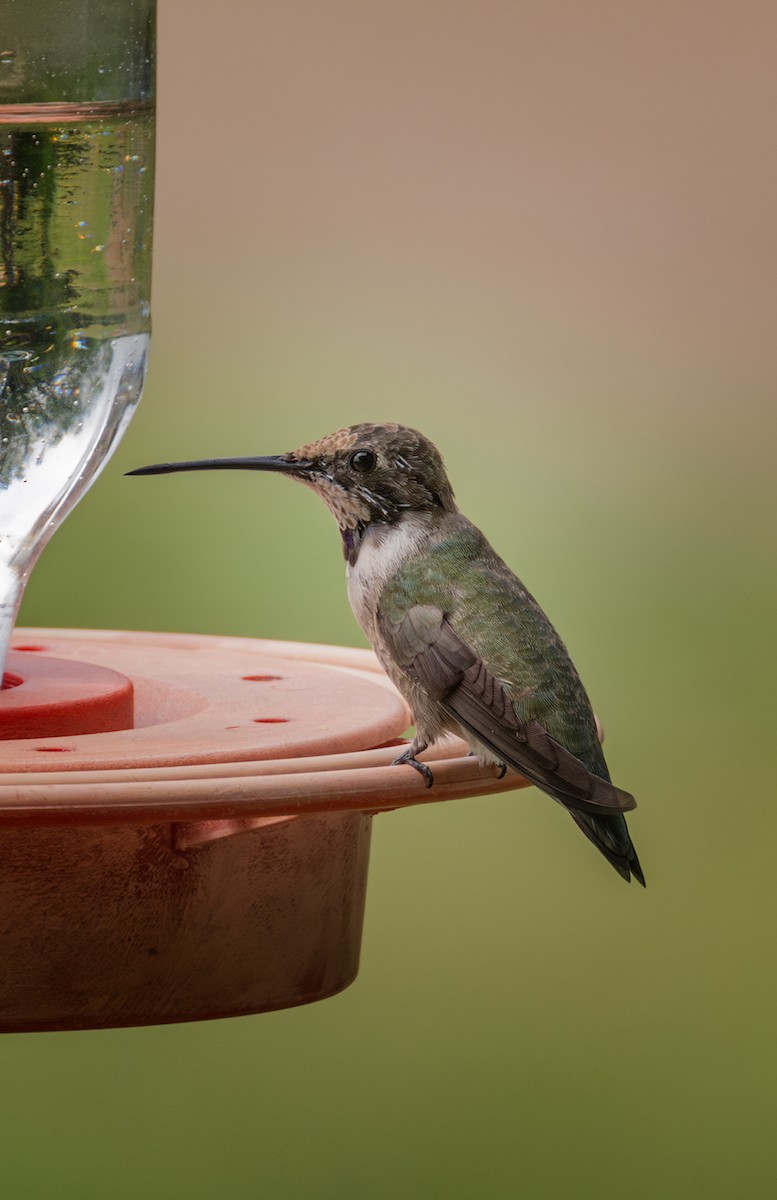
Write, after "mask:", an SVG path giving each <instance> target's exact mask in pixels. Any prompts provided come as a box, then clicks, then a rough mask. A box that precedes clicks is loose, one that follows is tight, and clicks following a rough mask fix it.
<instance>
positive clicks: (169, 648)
mask: <svg viewBox="0 0 777 1200" xmlns="http://www.w3.org/2000/svg"><path fill="white" fill-rule="evenodd" d="M16 642H17V645H18V646H19V647H20V648H19V649H18V651H17V652H16V653H15V654H14V655H13V656H12V660H11V663H10V665H9V675H10V677H11V683H12V684H13V683H15V682H16V681H17V680H18V681H21V682H18V683H16V686H11V687H8V688H6V689H4V690H3V691H2V692H0V729H2V730H3V732H2V734H0V737H2V739H3V740H0V911H2V913H3V921H2V922H0V963H2V971H0V1031H2V1032H16V1031H25V1030H47V1029H49V1030H50V1029H84V1028H101V1027H107V1026H117V1025H142V1024H152V1023H161V1022H170V1021H191V1020H201V1019H204V1018H207V1017H224V1016H233V1015H238V1014H241V1013H256V1012H264V1011H267V1010H270V1009H277V1008H284V1007H288V1006H291V1005H295V1004H303V1003H306V1002H308V1001H311V1000H318V999H322V998H323V997H325V996H329V995H331V994H332V993H334V992H337V991H339V990H340V989H341V988H344V987H345V986H346V985H347V984H348V983H350V982H351V981H352V980H353V978H354V976H355V975H356V971H357V967H358V960H359V951H360V943H361V928H362V918H363V912H364V898H365V889H366V881H367V865H368V855H369V841H370V828H371V817H372V814H373V813H374V812H376V811H380V810H381V809H384V810H386V809H391V808H396V807H399V806H401V805H403V804H412V803H418V802H429V801H433V800H445V799H450V798H452V797H455V796H462V795H475V794H477V793H482V792H488V791H497V790H498V791H504V790H506V788H508V787H515V786H516V785H517V783H519V782H520V781H518V780H517V779H516V777H513V778H512V780H507V782H506V783H502V782H499V781H498V780H497V779H496V776H495V773H494V772H493V771H484V770H482V769H481V768H479V767H478V765H477V763H476V761H475V760H473V759H468V758H466V757H464V748H463V747H462V745H461V744H460V743H459V744H458V745H457V744H452V746H451V747H450V748H449V750H448V751H446V752H444V753H441V754H440V757H439V759H438V760H435V761H433V762H432V767H433V770H434V774H435V786H434V788H432V789H427V788H426V787H425V785H424V781H423V780H422V779H421V778H420V776H419V775H418V773H417V772H416V771H413V770H412V768H409V767H408V768H399V767H392V766H390V763H391V761H392V759H393V758H394V757H395V756H396V753H397V750H396V741H397V738H398V736H399V735H400V734H401V733H402V731H403V730H404V729H405V728H406V726H407V723H408V713H407V709H406V707H405V705H404V702H403V701H402V700H401V698H400V697H399V696H398V695H397V693H396V692H395V691H394V689H393V688H392V687H391V685H390V684H389V683H388V681H387V680H386V678H385V676H384V675H383V674H382V672H381V671H380V669H379V668H378V666H377V663H376V660H375V658H374V656H373V655H372V654H371V653H370V652H368V651H361V650H348V649H340V648H335V647H321V646H300V645H296V644H293V643H270V642H262V641H256V640H249V639H240V638H207V637H205V638H199V637H186V636H179V635H164V634H141V633H105V632H99V631H95V632H91V633H89V632H83V633H82V632H78V631H71V630H36V631H30V630H27V631H25V632H22V631H17V637H16ZM21 647H25V649H21ZM50 656H51V657H50ZM62 660H65V661H62ZM133 693H134V710H135V711H134V721H133V718H132V711H131V703H132V696H133ZM392 743H393V748H392Z"/></svg>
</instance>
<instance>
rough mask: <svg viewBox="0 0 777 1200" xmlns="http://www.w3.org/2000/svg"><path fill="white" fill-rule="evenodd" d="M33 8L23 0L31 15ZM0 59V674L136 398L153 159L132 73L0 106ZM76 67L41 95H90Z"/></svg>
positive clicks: (149, 126)
mask: <svg viewBox="0 0 777 1200" xmlns="http://www.w3.org/2000/svg"><path fill="white" fill-rule="evenodd" d="M68 3H69V5H70V8H71V9H73V10H75V9H76V8H78V4H77V3H76V0H68ZM45 7H46V6H45V5H42V4H41V2H40V0H38V3H37V9H36V10H35V11H37V12H38V14H39V15H43V14H44V10H45ZM86 7H87V9H88V8H89V5H87V6H86ZM98 7H100V6H98ZM102 7H103V8H108V9H116V10H117V11H118V9H119V8H121V7H122V6H121V5H119V4H117V3H116V0H108V3H107V4H104V5H103V6H102ZM125 7H126V6H125ZM129 8H131V9H132V10H133V12H135V11H140V9H142V10H143V14H144V17H145V20H144V22H143V29H142V35H143V39H142V40H143V44H142V46H141V48H140V50H139V51H138V53H139V54H141V55H146V57H145V58H142V62H143V63H144V64H145V71H146V76H148V77H149V78H150V79H151V82H153V61H152V58H151V57H150V55H149V46H151V47H153V3H152V2H151V0H142V2H141V4H140V9H139V8H138V2H137V0H129ZM30 11H31V12H33V9H31V10H30ZM90 11H91V12H92V13H93V12H94V11H95V10H94V9H90ZM149 22H150V25H149ZM25 29H26V27H22V32H21V33H20V34H19V37H23V36H25ZM149 29H150V30H151V33H149ZM77 49H78V50H79V53H86V51H85V50H84V47H83V46H81V45H80V44H79V46H78V47H77ZM136 49H137V48H136ZM120 50H121V47H119V49H118V50H116V48H115V47H114V52H115V56H118V57H116V68H115V70H114V71H113V72H111V70H110V69H109V68H110V64H111V58H110V56H109V55H108V54H105V55H103V56H101V57H102V58H104V61H105V62H106V63H108V67H103V68H102V70H103V74H105V73H106V72H107V73H108V74H109V75H111V74H112V77H113V79H114V83H116V84H117V86H118V85H121V86H120V90H121V87H124V86H127V87H129V85H128V84H127V79H126V76H127V71H126V63H125V59H126V55H125V56H124V57H122V56H121V53H120ZM8 53H10V54H11V58H10V59H9V61H8V62H3V61H2V56H0V669H1V668H2V663H3V661H4V659H5V652H6V650H7V646H8V639H9V637H10V634H11V630H12V627H13V621H14V617H15V613H16V610H17V608H18V603H19V600H20V598H21V592H22V588H23V586H24V583H25V581H26V578H27V576H28V574H29V572H30V570H31V568H32V566H33V564H34V562H35V559H36V558H37V556H38V554H39V553H40V551H41V549H42V548H43V546H44V545H45V543H46V541H47V540H48V538H49V536H50V535H51V533H52V532H53V531H54V529H55V528H56V526H57V525H58V524H59V522H60V520H61V519H62V517H63V516H64V515H65V513H66V512H67V511H68V510H69V509H70V508H71V507H72V506H73V504H74V503H75V502H76V500H77V499H78V498H79V496H80V495H81V493H82V492H83V491H84V490H85V488H86V487H87V486H88V484H89V483H90V482H91V480H92V479H93V478H94V477H95V475H96V474H97V472H98V471H99V470H100V468H101V467H102V465H103V464H104V462H105V461H106V459H107V456H108V455H109V454H110V452H111V450H112V448H113V447H114V446H115V444H116V443H117V441H118V439H119V437H120V436H121V433H122V432H123V429H124V427H125V425H126V423H127V421H128V420H129V417H130V416H131V414H132V411H133V409H134V408H135V405H136V404H137V402H138V400H139V399H140V394H141V391H142V388H143V381H144V378H145V372H146V363H147V358H148V345H149V330H150V322H149V297H150V276H151V217H152V201H153V167H154V117H153V103H152V99H151V96H150V84H149V81H148V78H147V79H146V80H145V83H144V86H143V87H140V86H139V85H136V84H135V83H133V84H132V87H131V89H130V90H134V91H135V92H137V93H138V94H136V95H133V96H132V97H131V98H129V99H118V100H117V99H102V98H100V99H97V100H91V101H87V100H85V99H83V98H82V97H81V95H80V94H79V95H76V98H75V99H74V100H73V101H72V102H71V101H68V100H62V101H58V100H53V99H52V100H49V99H45V100H44V101H43V102H41V103H35V102H32V101H31V100H29V97H28V93H29V92H30V90H31V88H33V84H31V83H30V80H29V79H26V80H25V79H21V77H20V79H19V80H18V81H17V82H16V83H15V84H13V86H14V87H16V89H17V91H18V92H19V94H20V95H21V96H22V98H23V100H24V102H23V103H13V104H11V103H5V102H4V101H5V100H6V98H7V96H6V94H4V90H3V89H4V81H5V83H6V84H7V81H8V79H11V80H12V83H13V78H12V76H11V75H8V76H6V77H4V75H3V70H4V68H5V69H7V68H9V67H10V68H13V67H14V62H15V61H16V56H15V55H14V54H12V53H11V52H8ZM6 57H8V54H7V55H6ZM33 60H34V56H33V55H31V54H30V55H28V56H27V58H26V59H25V58H24V56H23V55H21V56H20V57H19V61H26V62H28V63H30V62H32V61H33ZM132 61H134V60H132ZM122 71H123V72H124V73H123V74H122ZM92 74H93V75H94V78H92V75H91V74H90V72H89V71H86V70H85V71H84V78H81V77H76V76H74V77H73V78H74V79H75V82H74V83H71V82H68V84H67V86H66V85H65V84H62V89H63V91H62V93H57V94H67V90H68V87H73V88H81V89H86V92H85V94H86V95H88V93H89V92H90V91H92V93H93V94H94V95H100V94H101V93H100V87H101V88H102V89H103V94H104V91H105V87H106V85H105V83H104V81H103V82H102V83H101V84H100V85H99V87H98V84H97V83H96V82H95V79H99V77H100V65H99V64H98V65H97V66H95V67H94V71H93V72H92ZM136 74H137V72H136ZM141 74H142V72H141ZM44 75H45V72H44ZM46 78H47V79H48V76H46ZM133 78H134V76H133ZM33 83H34V81H33ZM49 83H50V80H49ZM144 89H145V93H146V94H145V95H144V94H141V93H142V92H143V91H144ZM11 90H13V88H12V89H11Z"/></svg>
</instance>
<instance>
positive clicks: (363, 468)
mask: <svg viewBox="0 0 777 1200" xmlns="http://www.w3.org/2000/svg"><path fill="white" fill-rule="evenodd" d="M376 462H377V459H376V457H375V455H374V454H373V453H372V451H371V450H354V452H353V454H352V455H351V458H350V463H351V466H352V467H353V469H354V471H359V472H360V473H361V474H362V475H364V474H366V472H367V471H371V470H372V468H373V467H374V466H375V463H376Z"/></svg>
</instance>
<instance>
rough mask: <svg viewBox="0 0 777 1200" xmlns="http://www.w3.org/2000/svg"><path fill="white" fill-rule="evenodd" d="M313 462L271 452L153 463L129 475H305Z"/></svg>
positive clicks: (138, 468)
mask: <svg viewBox="0 0 777 1200" xmlns="http://www.w3.org/2000/svg"><path fill="white" fill-rule="evenodd" d="M312 466H313V464H312V463H311V462H309V461H308V460H306V459H297V458H287V457H286V455H285V454H269V455H266V456H265V457H264V458H202V459H198V460H197V461H195V462H173V463H152V465H151V466H150V467H136V468H135V470H134V471H127V472H126V473H127V475H171V474H173V472H175V471H281V472H285V473H286V474H287V475H305V474H307V473H308V471H310V470H311V469H312Z"/></svg>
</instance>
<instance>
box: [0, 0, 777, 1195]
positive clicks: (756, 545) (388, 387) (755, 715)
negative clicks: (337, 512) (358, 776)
mask: <svg viewBox="0 0 777 1200" xmlns="http://www.w3.org/2000/svg"><path fill="white" fill-rule="evenodd" d="M160 8H161V11H160V64H161V67H160V79H159V83H160V88H159V91H160V110H159V144H158V193H157V210H156V211H157V223H156V248H155V249H156V255H155V277H154V350H153V360H152V369H151V375H150V379H149V383H148V387H147V390H146V394H145V398H144V401H143V403H142V405H141V408H140V410H139V411H138V414H137V416H136V418H135V420H134V423H133V424H132V426H131V427H130V430H129V432H128V434H127V435H126V437H125V439H124V442H123V444H122V446H121V448H120V450H119V452H118V453H117V455H116V457H115V458H114V460H113V461H112V462H111V464H110V466H109V467H108V469H107V470H106V472H105V473H104V475H103V476H102V477H101V479H100V480H99V482H98V483H97V484H96V486H95V487H94V488H93V489H92V491H91V492H90V493H89V495H88V496H87V497H86V499H85V500H84V501H83V502H82V503H81V504H80V506H79V507H78V509H77V510H76V512H75V513H74V514H73V515H72V516H71V517H70V519H69V520H68V521H67V522H66V524H65V525H64V527H63V528H62V530H61V531H60V532H59V533H58V534H57V536H56V538H55V539H54V541H53V542H52V544H51V545H50V546H49V548H48V549H47V551H46V553H45V554H44V556H43V558H42V560H41V562H40V564H39V566H38V567H37V569H36V571H35V574H34V576H33V578H32V582H31V583H30V585H29V588H28V592H27V596H26V599H25V602H24V607H23V612H22V620H23V621H24V622H25V623H27V624H55V625H56V624H61V625H76V626H84V627H90V626H106V627H116V628H149V629H160V630H191V631H196V632H202V633H225V634H241V635H255V636H260V637H272V638H275V637H279V638H293V639H300V640H313V641H327V642H336V643H337V642H339V643H352V644H362V640H361V636H360V633H359V631H358V629H357V627H356V625H355V623H354V621H353V619H352V617H351V614H350V610H349V609H348V606H347V601H346V597H345V590H344V584H343V578H342V576H343V570H342V561H341V557H340V548H339V539H338V535H337V531H336V528H335V526H334V524H333V522H332V520H331V518H330V517H329V516H328V514H327V513H326V511H325V509H324V507H323V505H321V504H320V503H317V502H316V501H315V499H314V498H313V497H312V496H311V495H310V494H309V493H308V492H307V491H306V490H305V489H303V488H295V487H292V486H291V485H289V484H288V482H287V481H285V480H281V479H274V478H270V477H267V478H265V477H253V476H250V475H245V476H241V475H229V474H225V475H213V476H207V475H202V476H181V477H177V478H170V479H125V478H124V477H123V475H122V472H123V471H124V470H127V469H129V468H131V467H133V466H138V465H142V464H144V463H146V462H152V461H158V460H159V459H163V458H165V459H175V458H188V457H204V456H210V455H233V454H250V453H275V452H279V451H282V450H285V449H290V448H292V447H294V446H296V445H298V444H300V443H302V442H305V441H308V440H310V439H312V438H314V437H317V436H319V435H322V434H324V433H327V432H329V431H330V430H332V429H334V428H337V427H338V426H341V425H345V424H350V423H352V422H355V421H364V420H397V421H401V422H405V423H408V424H412V425H415V426H417V427H418V428H420V429H422V430H423V431H424V432H425V433H426V434H427V435H428V436H430V437H431V438H432V439H433V440H434V441H435V442H437V444H438V445H439V446H440V448H441V449H442V451H443V453H444V455H445V457H446V460H447V462H448V466H449V469H450V473H451V477H452V479H453V482H454V486H455V488H456V491H457V496H458V499H459V501H460V504H461V506H462V508H463V509H464V511H465V512H466V513H467V514H468V515H469V516H471V517H472V518H473V519H474V520H475V521H476V522H477V523H478V524H480V525H481V526H482V527H483V528H484V529H485V530H486V532H487V533H488V535H489V536H490V538H491V540H492V541H493V542H494V544H495V545H496V547H497V549H498V550H499V551H500V552H501V553H502V554H503V556H504V557H505V558H507V560H508V561H509V562H510V563H511V564H512V565H513V566H514V567H515V568H516V570H517V571H518V573H519V574H520V575H521V576H522V577H523V579H524V580H525V582H526V583H527V584H528V586H529V587H531V589H532V590H533V591H534V592H535V594H536V595H537V596H538V597H539V599H540V601H541V602H542V603H543V605H544V606H545V608H546V610H547V611H548V613H549V615H550V616H551V618H552V619H553V620H554V621H555V623H556V624H557V625H558V627H559V628H560V630H561V631H562V634H563V635H564V637H565V639H566V641H567V643H568V645H569V647H570V650H571V651H572V654H573V656H574V658H575V660H576V662H577V664H578V666H579V668H580V671H581V673H582V675H583V678H584V680H585V681H586V684H587V686H588V689H589V691H590V693H591V696H592V699H593V701H594V705H595V707H596V709H597V711H598V712H599V714H600V715H601V717H602V719H603V721H604V723H605V726H606V730H607V747H608V758H609V761H610V765H611V768H612V770H613V774H614V777H615V779H616V781H617V782H618V783H619V784H621V785H622V786H623V787H626V788H628V789H629V790H631V791H633V792H634V793H635V794H636V796H637V798H638V800H639V805H640V806H639V809H638V810H637V812H636V813H635V814H634V816H633V817H632V818H631V820H630V825H631V828H632V832H633V835H634V839H635V842H636V844H637V847H638V849H639V853H640V857H641V859H642V863H643V865H644V868H645V871H646V874H647V878H648V890H647V892H643V891H642V890H641V889H639V888H637V887H631V888H628V887H626V886H625V885H624V883H623V882H622V881H621V880H620V879H619V878H618V877H617V875H616V874H615V873H614V872H613V871H611V870H610V869H608V868H607V866H606V864H605V863H604V862H603V860H602V859H601V858H600V857H599V856H598V855H597V854H596V853H595V851H594V850H593V849H592V848H591V847H590V846H589V845H588V844H587V843H586V842H585V841H584V839H583V838H582V837H581V836H580V835H579V834H578V833H577V832H576V830H575V829H574V827H573V825H572V822H571V821H569V819H568V818H566V817H565V815H564V814H563V813H562V812H561V810H560V809H559V808H558V807H557V806H556V805H553V804H552V803H551V802H550V801H549V800H548V799H547V798H545V797H543V796H541V795H539V794H538V793H537V792H535V791H528V792H523V793H516V794H511V795H506V796H502V797H497V798H494V799H481V800H469V801H460V802H456V803H452V804H448V805H445V806H430V807H428V808H425V807H421V808H419V809H417V810H411V811H404V812H399V813H394V814H392V815H390V816H383V817H380V818H378V819H377V821H376V828H375V838H374V843H373V846H374V850H373V859H372V870H371V874H370V885H369V894H368V905H367V920H366V929H365V941H364V951H363V957H362V968H361V973H360V976H359V978H358V980H357V982H356V983H355V984H354V986H353V987H351V988H350V989H349V990H348V991H346V992H345V993H343V994H342V995H341V996H338V997H336V998H334V999H331V1000H328V1001H326V1002H324V1003H321V1004H318V1005H314V1006H311V1007H308V1008H302V1009H297V1010H292V1011H288V1012H282V1013H277V1014H272V1015H265V1016H259V1017H253V1018H243V1019H240V1020H233V1021H219V1022H213V1023H202V1024H197V1025H189V1026H178V1027H170V1028H164V1027H162V1028H152V1029H130V1030H121V1031H115V1032H95V1033H80V1034H79V1033H76V1034H72V1033H69V1034H43V1035H27V1036H12V1037H5V1038H4V1039H3V1040H2V1041H1V1042H0V1064H1V1065H2V1074H3V1080H4V1086H3V1088H2V1098H1V1099H0V1124H1V1125H2V1129H3V1138H2V1141H3V1150H2V1177H3V1186H4V1192H5V1194H6V1195H8V1196H11V1197H14V1200H16V1198H26V1197H36V1198H37V1197H40V1196H46V1197H48V1196H52V1197H53V1196H56V1197H58V1198H62V1200H65V1198H66V1200H71V1198H72V1200H92V1198H95V1200H96V1198H98V1197H100V1198H102V1197H104V1196H110V1197H112V1200H125V1198H126V1200H129V1198H130V1197H133V1198H134V1197H137V1196H141V1195H142V1196H146V1197H151V1198H153V1200H156V1198H157V1197H169V1196H182V1195H186V1196H187V1197H190V1198H193V1200H194V1198H196V1200H200V1198H202V1200H205V1198H210V1197H213V1196H226V1197H229V1198H234V1200H243V1198H244V1197H245V1198H248V1197H255V1196H258V1195H261V1196H263V1195H267V1196H272V1197H298V1196H299V1197H302V1196H310V1197H317V1198H321V1200H329V1198H330V1197H331V1198H332V1200H334V1198H335V1197H337V1198H338V1200H343V1198H347V1200H351V1198H354V1200H356V1198H361V1197H365V1196H369V1197H371V1198H373V1200H382V1198H384V1197H385V1198H386V1200H389V1198H391V1200H393V1198H395V1197H397V1196H403V1197H407V1198H412V1200H420V1198H421V1197H432V1196H447V1197H456V1198H458V1197H471V1196H485V1197H489V1198H491V1197H494V1198H501V1197H513V1196H516V1195H521V1196H526V1197H530V1198H535V1197H536V1198H537V1200H544V1198H545V1197H564V1198H567V1197H569V1198H572V1197H574V1198H584V1200H588V1198H589V1197H590V1198H594V1197H596V1198H602V1200H609V1198H610V1197H616V1196H617V1197H621V1196H628V1197H631V1198H634V1200H642V1198H645V1200H647V1198H650V1200H654V1198H656V1197H681V1196H682V1197H687V1196H703V1197H705V1200H713V1198H715V1200H717V1198H724V1197H726V1198H727V1197H741V1196H747V1197H761V1196H764V1197H765V1196H771V1195H773V1194H774V1189H775V1186H777V1180H776V1179H775V1167H776V1166H777V1162H776V1159H777V1153H776V1152H775V1138H774V1130H775V1115H776V1112H775V1110H776V1107H777V1106H776V1105H775V1075H776V1072H777V1062H776V1061H775V1058H776V1056H775V1012H776V1011H777V969H776V968H775V966H774V964H773V963H772V961H771V960H772V957H773V928H774V917H773V910H774V866H773V858H774V843H775V834H776V833H777V805H775V796H774V786H775V785H774V780H775V771H774V757H775V756H774V752H773V745H774V728H773V726H774V701H773V693H774V682H773V680H774V649H773V647H774V611H775V600H776V599H777V572H776V571H775V565H774V549H773V546H774V538H773V526H774V512H775V499H776V498H775V496H774V464H773V459H774V441H775V433H776V432H777V429H776V428H775V426H776V424H777V417H776V416H775V378H777V372H776V371H775V365H776V364H775V336H774V333H775V317H776V316H777V313H776V312H775V308H776V307H777V306H776V304H775V299H776V297H775V282H774V281H775V277H776V276H775V267H776V265H777V263H776V261H775V260H776V258H777V255H776V254H775V249H776V247H775V222H774V212H775V202H776V201H777V196H776V195H775V192H776V191H777V188H776V186H775V184H776V183H777V176H776V174H775V160H774V155H773V112H774V102H775V87H774V79H775V62H774V46H775V34H777V28H776V26H777V10H776V9H775V8H774V6H773V5H772V4H769V3H760V2H758V0H743V2H742V3H740V4H738V5H724V6H703V5H700V4H699V3H697V2H691V0H680V2H679V3H677V2H674V3H672V4H669V3H665V2H663V0H658V2H656V0H652V2H651V3H650V4H647V3H635V4H625V5H619V4H614V3H612V2H604V0H586V2H585V3H582V4H577V3H574V2H573V0H554V2H551V3H547V4H542V5H537V4H529V3H527V2H525V0H501V2H500V0H480V2H479V3H477V4H475V3H472V2H469V3H453V4H451V3H443V0H420V3H419V2H418V0H416V2H414V3H408V2H406V0H395V2H394V3H392V4H388V3H373V2H371V0H368V2H366V3H364V2H361V3H356V2H355V0H327V2H325V3H320V2H316V0H288V2H287V3H285V4H282V5H257V4H255V3H253V2H252V0H224V3H223V4H221V5H220V6H219V7H218V8H217V9H216V8H212V7H211V6H210V5H206V4H203V3H195V2H193V0H164V2H163V3H162V4H161V6H160Z"/></svg>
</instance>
